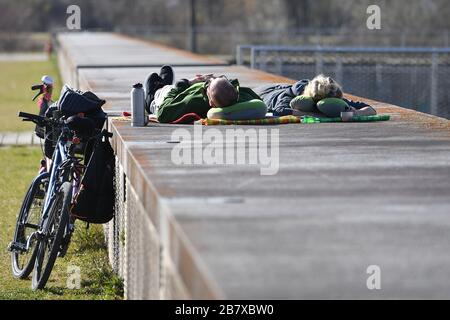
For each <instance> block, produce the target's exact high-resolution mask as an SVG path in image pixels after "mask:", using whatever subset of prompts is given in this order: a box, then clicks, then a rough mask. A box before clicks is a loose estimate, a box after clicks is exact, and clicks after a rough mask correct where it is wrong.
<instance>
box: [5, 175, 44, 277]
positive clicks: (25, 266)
mask: <svg viewBox="0 0 450 320" xmlns="http://www.w3.org/2000/svg"><path fill="white" fill-rule="evenodd" d="M47 182H48V174H47V173H44V174H41V175H40V176H38V177H37V178H36V179H35V180H34V181H33V182H32V184H31V185H30V187H29V189H28V192H27V194H26V196H25V198H24V201H23V203H22V207H21V209H20V213H19V216H18V218H17V223H16V230H15V233H14V239H13V242H12V243H11V248H10V249H11V251H12V252H11V266H12V273H13V276H14V277H15V278H18V279H26V278H27V277H28V276H29V275H30V273H31V272H32V271H33V266H34V262H35V259H36V254H37V247H38V246H37V242H38V241H37V239H36V238H35V237H34V236H33V234H34V233H35V232H36V231H38V230H39V223H40V221H41V215H42V210H43V207H44V199H45V193H46V188H47ZM30 237H31V239H30ZM27 244H29V248H27ZM27 249H28V250H27Z"/></svg>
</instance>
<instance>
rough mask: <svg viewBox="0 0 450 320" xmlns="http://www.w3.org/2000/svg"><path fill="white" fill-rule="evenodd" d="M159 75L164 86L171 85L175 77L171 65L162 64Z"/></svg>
mask: <svg viewBox="0 0 450 320" xmlns="http://www.w3.org/2000/svg"><path fill="white" fill-rule="evenodd" d="M159 76H160V78H161V79H162V80H163V83H164V85H165V86H170V85H172V84H173V81H174V79H175V74H174V72H173V69H172V67H171V66H163V67H162V68H161V72H160V73H159Z"/></svg>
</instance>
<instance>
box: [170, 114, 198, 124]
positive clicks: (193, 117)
mask: <svg viewBox="0 0 450 320" xmlns="http://www.w3.org/2000/svg"><path fill="white" fill-rule="evenodd" d="M201 119H202V118H201V117H200V116H199V115H198V114H196V113H188V114H185V115H184V116H182V117H181V118H180V119H178V120H176V121H174V122H171V123H170V124H193V123H194V122H195V121H198V120H201Z"/></svg>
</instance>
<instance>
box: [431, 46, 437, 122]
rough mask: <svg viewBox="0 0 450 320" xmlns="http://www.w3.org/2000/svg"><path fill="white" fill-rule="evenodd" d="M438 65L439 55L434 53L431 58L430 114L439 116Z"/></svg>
mask: <svg viewBox="0 0 450 320" xmlns="http://www.w3.org/2000/svg"><path fill="white" fill-rule="evenodd" d="M438 64H439V55H438V54H437V53H436V52H434V53H433V54H432V56H431V86H430V88H431V92H430V113H431V114H432V115H438V111H439V110H438V90H437V86H438V77H439V75H438Z"/></svg>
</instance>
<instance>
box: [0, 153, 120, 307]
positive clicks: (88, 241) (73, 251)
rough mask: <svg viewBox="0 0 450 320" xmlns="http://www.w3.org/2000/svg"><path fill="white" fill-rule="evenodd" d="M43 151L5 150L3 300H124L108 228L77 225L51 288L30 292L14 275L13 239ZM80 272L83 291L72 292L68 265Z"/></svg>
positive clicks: (0, 184)
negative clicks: (112, 260)
mask: <svg viewBox="0 0 450 320" xmlns="http://www.w3.org/2000/svg"><path fill="white" fill-rule="evenodd" d="M41 157H42V153H41V151H40V150H39V149H38V148H24V147H14V148H0V168H1V170H2V173H1V175H0V208H1V210H2V212H1V214H0V299H20V300H28V299H39V300H42V299H58V300H59V299H61V300H66V299H71V300H72V299H73V300H99V299H122V297H123V284H122V281H121V279H119V278H118V277H117V276H116V275H114V273H113V272H112V269H111V267H110V266H109V262H108V256H107V253H106V250H105V248H106V247H105V242H104V236H103V229H102V227H101V226H91V228H90V229H89V230H86V228H85V224H84V223H79V222H77V225H76V232H75V234H74V237H73V239H72V243H71V245H70V249H69V252H68V254H67V256H66V257H65V258H59V259H57V261H56V264H55V267H54V269H53V272H52V275H51V277H50V280H49V282H48V283H47V288H46V289H45V290H42V291H39V292H33V291H32V290H31V280H17V279H14V278H13V277H12V273H11V259H10V254H9V252H8V251H7V249H6V248H7V246H8V243H9V242H10V241H11V240H12V237H13V232H14V228H15V223H16V217H17V214H18V211H19V209H20V204H21V202H22V198H23V196H24V194H25V192H26V190H27V187H28V186H29V183H30V182H31V181H32V179H33V177H34V176H35V175H36V174H37V170H38V168H39V160H40V159H41ZM69 266H77V267H79V268H80V269H81V279H82V281H81V289H80V290H69V289H67V285H66V284H67V281H68V267H69Z"/></svg>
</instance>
